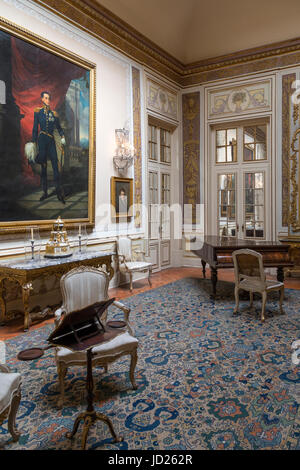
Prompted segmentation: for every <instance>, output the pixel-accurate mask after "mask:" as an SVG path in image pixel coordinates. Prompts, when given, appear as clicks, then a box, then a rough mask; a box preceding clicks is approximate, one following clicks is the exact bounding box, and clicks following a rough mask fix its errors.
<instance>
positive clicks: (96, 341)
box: [18, 298, 126, 449]
mask: <svg viewBox="0 0 300 470" xmlns="http://www.w3.org/2000/svg"><path fill="white" fill-rule="evenodd" d="M114 300H115V299H114V298H113V299H109V300H108V301H103V302H96V303H95V304H93V305H90V306H88V307H85V308H83V309H81V310H78V311H74V312H70V313H68V314H67V315H65V316H64V317H63V318H62V320H61V322H60V323H59V324H58V326H57V327H56V328H55V329H54V330H53V332H52V333H51V334H50V336H49V337H48V339H47V341H48V342H49V346H47V347H46V348H44V349H42V348H31V349H26V350H24V351H21V352H20V353H19V354H18V359H20V360H31V359H36V358H38V357H40V356H42V355H43V353H44V351H45V350H46V349H49V348H51V347H55V346H60V347H64V348H68V349H71V351H74V352H79V351H81V352H82V351H86V354H87V375H86V389H87V403H88V405H87V409H86V411H84V412H83V413H80V414H79V415H78V416H77V418H76V419H75V422H74V426H73V430H72V432H68V433H67V434H66V436H67V437H68V438H72V437H74V436H75V434H76V432H77V430H78V426H79V424H80V421H82V420H83V432H82V442H81V448H82V449H85V446H86V440H87V436H88V432H89V428H90V426H91V425H92V424H93V423H94V422H95V421H97V420H101V421H104V422H105V423H106V424H107V425H108V427H109V430H110V432H111V434H112V436H113V438H114V442H120V441H122V440H123V437H120V436H117V435H116V433H115V431H114V428H113V425H112V422H111V420H110V419H109V418H108V417H107V416H106V415H104V414H103V413H100V412H97V411H96V410H95V408H94V404H93V401H94V392H93V389H94V383H93V373H92V357H93V348H94V347H95V346H97V345H100V344H102V343H105V342H107V341H110V340H112V339H113V338H115V337H116V336H117V335H119V334H121V333H123V332H124V330H122V327H124V326H125V325H126V323H125V322H120V321H118V322H113V321H111V322H109V326H104V325H103V324H102V323H101V320H100V318H101V315H102V313H103V312H104V311H105V310H106V309H107V308H108V307H109V305H110V304H111V303H113V302H114ZM120 328H121V329H120Z"/></svg>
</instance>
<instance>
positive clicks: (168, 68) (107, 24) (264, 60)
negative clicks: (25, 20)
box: [33, 0, 300, 87]
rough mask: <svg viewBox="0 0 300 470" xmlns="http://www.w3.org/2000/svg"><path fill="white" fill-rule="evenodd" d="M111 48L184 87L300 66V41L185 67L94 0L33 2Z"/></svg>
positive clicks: (296, 40) (236, 53)
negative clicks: (299, 64) (295, 65)
mask: <svg viewBox="0 0 300 470" xmlns="http://www.w3.org/2000/svg"><path fill="white" fill-rule="evenodd" d="M33 2H34V3H36V4H38V5H40V6H42V7H44V8H45V9H47V10H50V11H51V12H53V13H55V14H56V15H58V16H60V17H61V18H63V19H64V20H66V21H68V22H70V23H71V24H73V25H75V26H77V27H79V28H80V29H82V30H84V31H86V32H88V33H89V34H91V35H92V36H94V37H96V38H97V39H101V41H103V42H104V43H106V44H107V45H109V46H111V47H113V48H114V49H116V50H118V51H119V52H122V53H123V54H125V55H126V56H127V57H130V58H132V59H133V60H135V61H137V62H138V63H140V64H142V65H146V66H147V67H149V68H150V69H151V70H154V71H156V72H158V73H160V74H161V75H163V76H164V77H166V78H168V79H169V80H171V81H173V82H175V83H176V84H177V85H179V86H182V87H190V86H193V85H200V84H202V83H207V82H210V81H214V80H219V79H224V78H231V77H237V76H240V75H245V74H249V73H255V72H261V71H264V70H272V69H274V68H280V67H286V66H290V65H294V64H298V63H299V62H300V38H296V39H293V40H288V41H282V42H278V43H274V44H270V45H267V46H261V47H256V48H252V49H247V50H243V51H239V52H235V53H232V54H227V55H224V56H219V57H214V58H211V59H205V60H201V61H198V62H193V63H190V64H183V63H182V62H180V61H179V60H177V59H176V58H175V57H173V56H172V55H171V54H169V53H167V52H166V51H164V50H163V49H162V48H160V47H159V46H157V45H156V44H155V43H154V42H152V41H151V40H150V39H148V38H147V37H146V36H144V35H143V34H141V33H140V32H138V31H137V30H136V29H134V28H133V27H131V26H130V25H128V24H127V23H126V22H125V21H123V20H121V19H120V18H118V17H117V16H116V15H114V14H113V13H112V12H110V11H109V10H107V9H106V8H105V7H103V6H102V5H100V4H97V3H95V2H94V1H92V0H64V1H61V0H47V1H46V0H33Z"/></svg>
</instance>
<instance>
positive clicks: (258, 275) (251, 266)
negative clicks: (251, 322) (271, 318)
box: [232, 249, 284, 322]
mask: <svg viewBox="0 0 300 470" xmlns="http://www.w3.org/2000/svg"><path fill="white" fill-rule="evenodd" d="M232 258H233V264H234V276H235V289H234V294H235V309H234V312H233V313H234V314H236V313H237V312H238V309H239V291H240V290H245V291H248V292H250V307H252V306H253V292H259V293H260V294H261V295H262V310H261V321H262V322H264V321H265V310H266V302H267V295H268V292H271V291H275V290H279V291H280V300H279V306H280V313H281V314H284V311H283V308H282V302H283V297H284V284H283V282H279V281H272V280H268V279H266V275H265V272H264V266H263V257H262V255H261V254H260V253H257V252H256V251H254V250H249V249H243V250H236V251H234V252H233V253H232Z"/></svg>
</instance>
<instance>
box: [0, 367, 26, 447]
mask: <svg viewBox="0 0 300 470" xmlns="http://www.w3.org/2000/svg"><path fill="white" fill-rule="evenodd" d="M20 400H21V374H19V373H17V372H16V373H14V372H10V371H9V368H8V367H7V366H6V365H3V364H0V424H2V423H3V421H4V420H5V419H6V418H7V417H8V430H9V432H10V434H11V435H12V438H13V440H14V441H18V440H19V437H20V433H19V432H18V431H17V429H16V423H15V421H16V414H17V411H18V408H19V404H20Z"/></svg>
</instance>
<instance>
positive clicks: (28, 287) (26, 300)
mask: <svg viewBox="0 0 300 470" xmlns="http://www.w3.org/2000/svg"><path fill="white" fill-rule="evenodd" d="M31 290H32V284H31V282H28V283H27V284H23V285H22V298H23V307H24V331H28V330H29V327H30V313H29V296H30V291H31Z"/></svg>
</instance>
